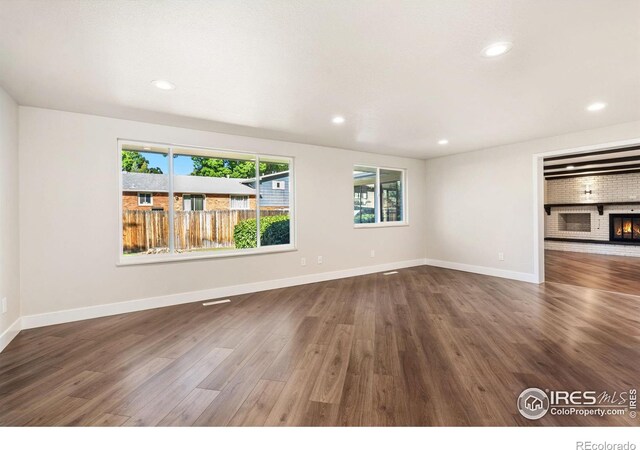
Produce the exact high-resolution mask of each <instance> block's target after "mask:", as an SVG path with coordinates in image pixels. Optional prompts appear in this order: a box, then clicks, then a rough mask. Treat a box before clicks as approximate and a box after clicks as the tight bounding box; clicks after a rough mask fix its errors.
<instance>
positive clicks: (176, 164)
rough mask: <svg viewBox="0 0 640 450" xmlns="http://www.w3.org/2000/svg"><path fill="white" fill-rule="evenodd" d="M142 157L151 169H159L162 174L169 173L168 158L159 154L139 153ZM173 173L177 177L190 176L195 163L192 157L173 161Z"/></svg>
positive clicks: (176, 158)
mask: <svg viewBox="0 0 640 450" xmlns="http://www.w3.org/2000/svg"><path fill="white" fill-rule="evenodd" d="M139 153H140V155H142V156H144V157H145V158H147V160H148V161H149V167H159V168H160V170H162V173H164V174H168V173H169V163H168V161H167V157H166V156H164V155H161V154H159V153H147V152H139ZM173 171H174V172H175V174H176V175H189V174H191V172H193V161H191V157H190V156H183V155H180V156H177V157H175V158H174V159H173Z"/></svg>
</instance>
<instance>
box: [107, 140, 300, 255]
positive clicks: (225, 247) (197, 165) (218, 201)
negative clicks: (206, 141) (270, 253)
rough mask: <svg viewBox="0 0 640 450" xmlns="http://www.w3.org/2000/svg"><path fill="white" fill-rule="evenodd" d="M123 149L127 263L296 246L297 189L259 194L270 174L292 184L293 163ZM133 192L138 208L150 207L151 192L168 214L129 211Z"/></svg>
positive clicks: (188, 150)
mask: <svg viewBox="0 0 640 450" xmlns="http://www.w3.org/2000/svg"><path fill="white" fill-rule="evenodd" d="M119 151H120V156H121V167H120V172H121V175H120V179H121V191H120V204H121V208H122V217H121V221H120V223H121V262H122V263H128V262H132V263H137V262H146V261H155V260H166V259H172V258H179V259H184V258H189V257H194V258H196V257H197V258H201V257H203V256H221V255H225V254H226V255H232V254H247V253H254V252H260V251H261V249H264V248H266V247H269V248H271V249H274V250H277V249H278V248H281V249H282V250H287V249H289V248H291V247H292V246H293V230H294V229H295V228H294V224H293V215H292V199H293V192H290V191H291V190H292V188H293V186H292V185H290V184H289V183H286V185H284V186H283V189H284V190H285V194H284V195H279V196H277V197H274V196H272V195H264V196H263V195H261V191H269V188H271V182H272V178H273V174H276V173H278V174H280V173H284V174H286V175H285V176H288V177H289V178H288V179H293V178H291V176H292V173H290V172H292V170H293V160H292V159H291V158H287V157H277V156H264V155H258V154H247V153H242V152H233V151H226V150H225V151H220V150H215V149H203V148H196V147H184V146H180V147H173V146H170V145H163V144H147V143H144V144H143V143H137V142H125V141H120V143H119ZM267 183H268V184H267ZM132 191H133V192H138V205H139V206H152V204H153V194H151V192H153V193H155V194H157V196H159V199H160V200H159V201H158V203H159V204H158V206H162V207H163V208H156V209H153V208H151V209H149V210H142V209H137V208H134V207H132V206H131V203H130V201H128V200H127V198H128V197H127V195H128V193H130V192H132ZM147 192H148V193H147ZM194 192H197V194H194ZM167 199H168V201H167V205H166V207H165V205H164V203H165V201H166V200H167ZM258 230H260V232H259V233H258Z"/></svg>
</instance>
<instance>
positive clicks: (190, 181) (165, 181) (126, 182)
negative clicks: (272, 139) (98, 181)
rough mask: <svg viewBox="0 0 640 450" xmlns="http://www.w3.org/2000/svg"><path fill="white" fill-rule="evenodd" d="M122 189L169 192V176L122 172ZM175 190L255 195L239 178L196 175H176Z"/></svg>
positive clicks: (196, 192) (192, 192) (127, 190)
mask: <svg viewBox="0 0 640 450" xmlns="http://www.w3.org/2000/svg"><path fill="white" fill-rule="evenodd" d="M122 190H123V191H125V192H131V191H134V192H168V191H169V177H168V175H161V174H155V173H131V172H123V173H122ZM173 191H174V192H178V193H182V192H185V193H189V194H238V195H253V194H255V190H254V189H252V188H250V187H249V186H246V185H244V184H242V183H241V180H239V179H237V178H213V177H194V176H189V175H176V176H175V177H174V180H173Z"/></svg>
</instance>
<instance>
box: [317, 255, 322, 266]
mask: <svg viewBox="0 0 640 450" xmlns="http://www.w3.org/2000/svg"><path fill="white" fill-rule="evenodd" d="M318 264H322V256H318Z"/></svg>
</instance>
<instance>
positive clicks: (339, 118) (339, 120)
mask: <svg viewBox="0 0 640 450" xmlns="http://www.w3.org/2000/svg"><path fill="white" fill-rule="evenodd" d="M331 122H333V123H335V124H336V125H340V124H341V123H344V117H342V116H335V117H334V118H333V119H331Z"/></svg>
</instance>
